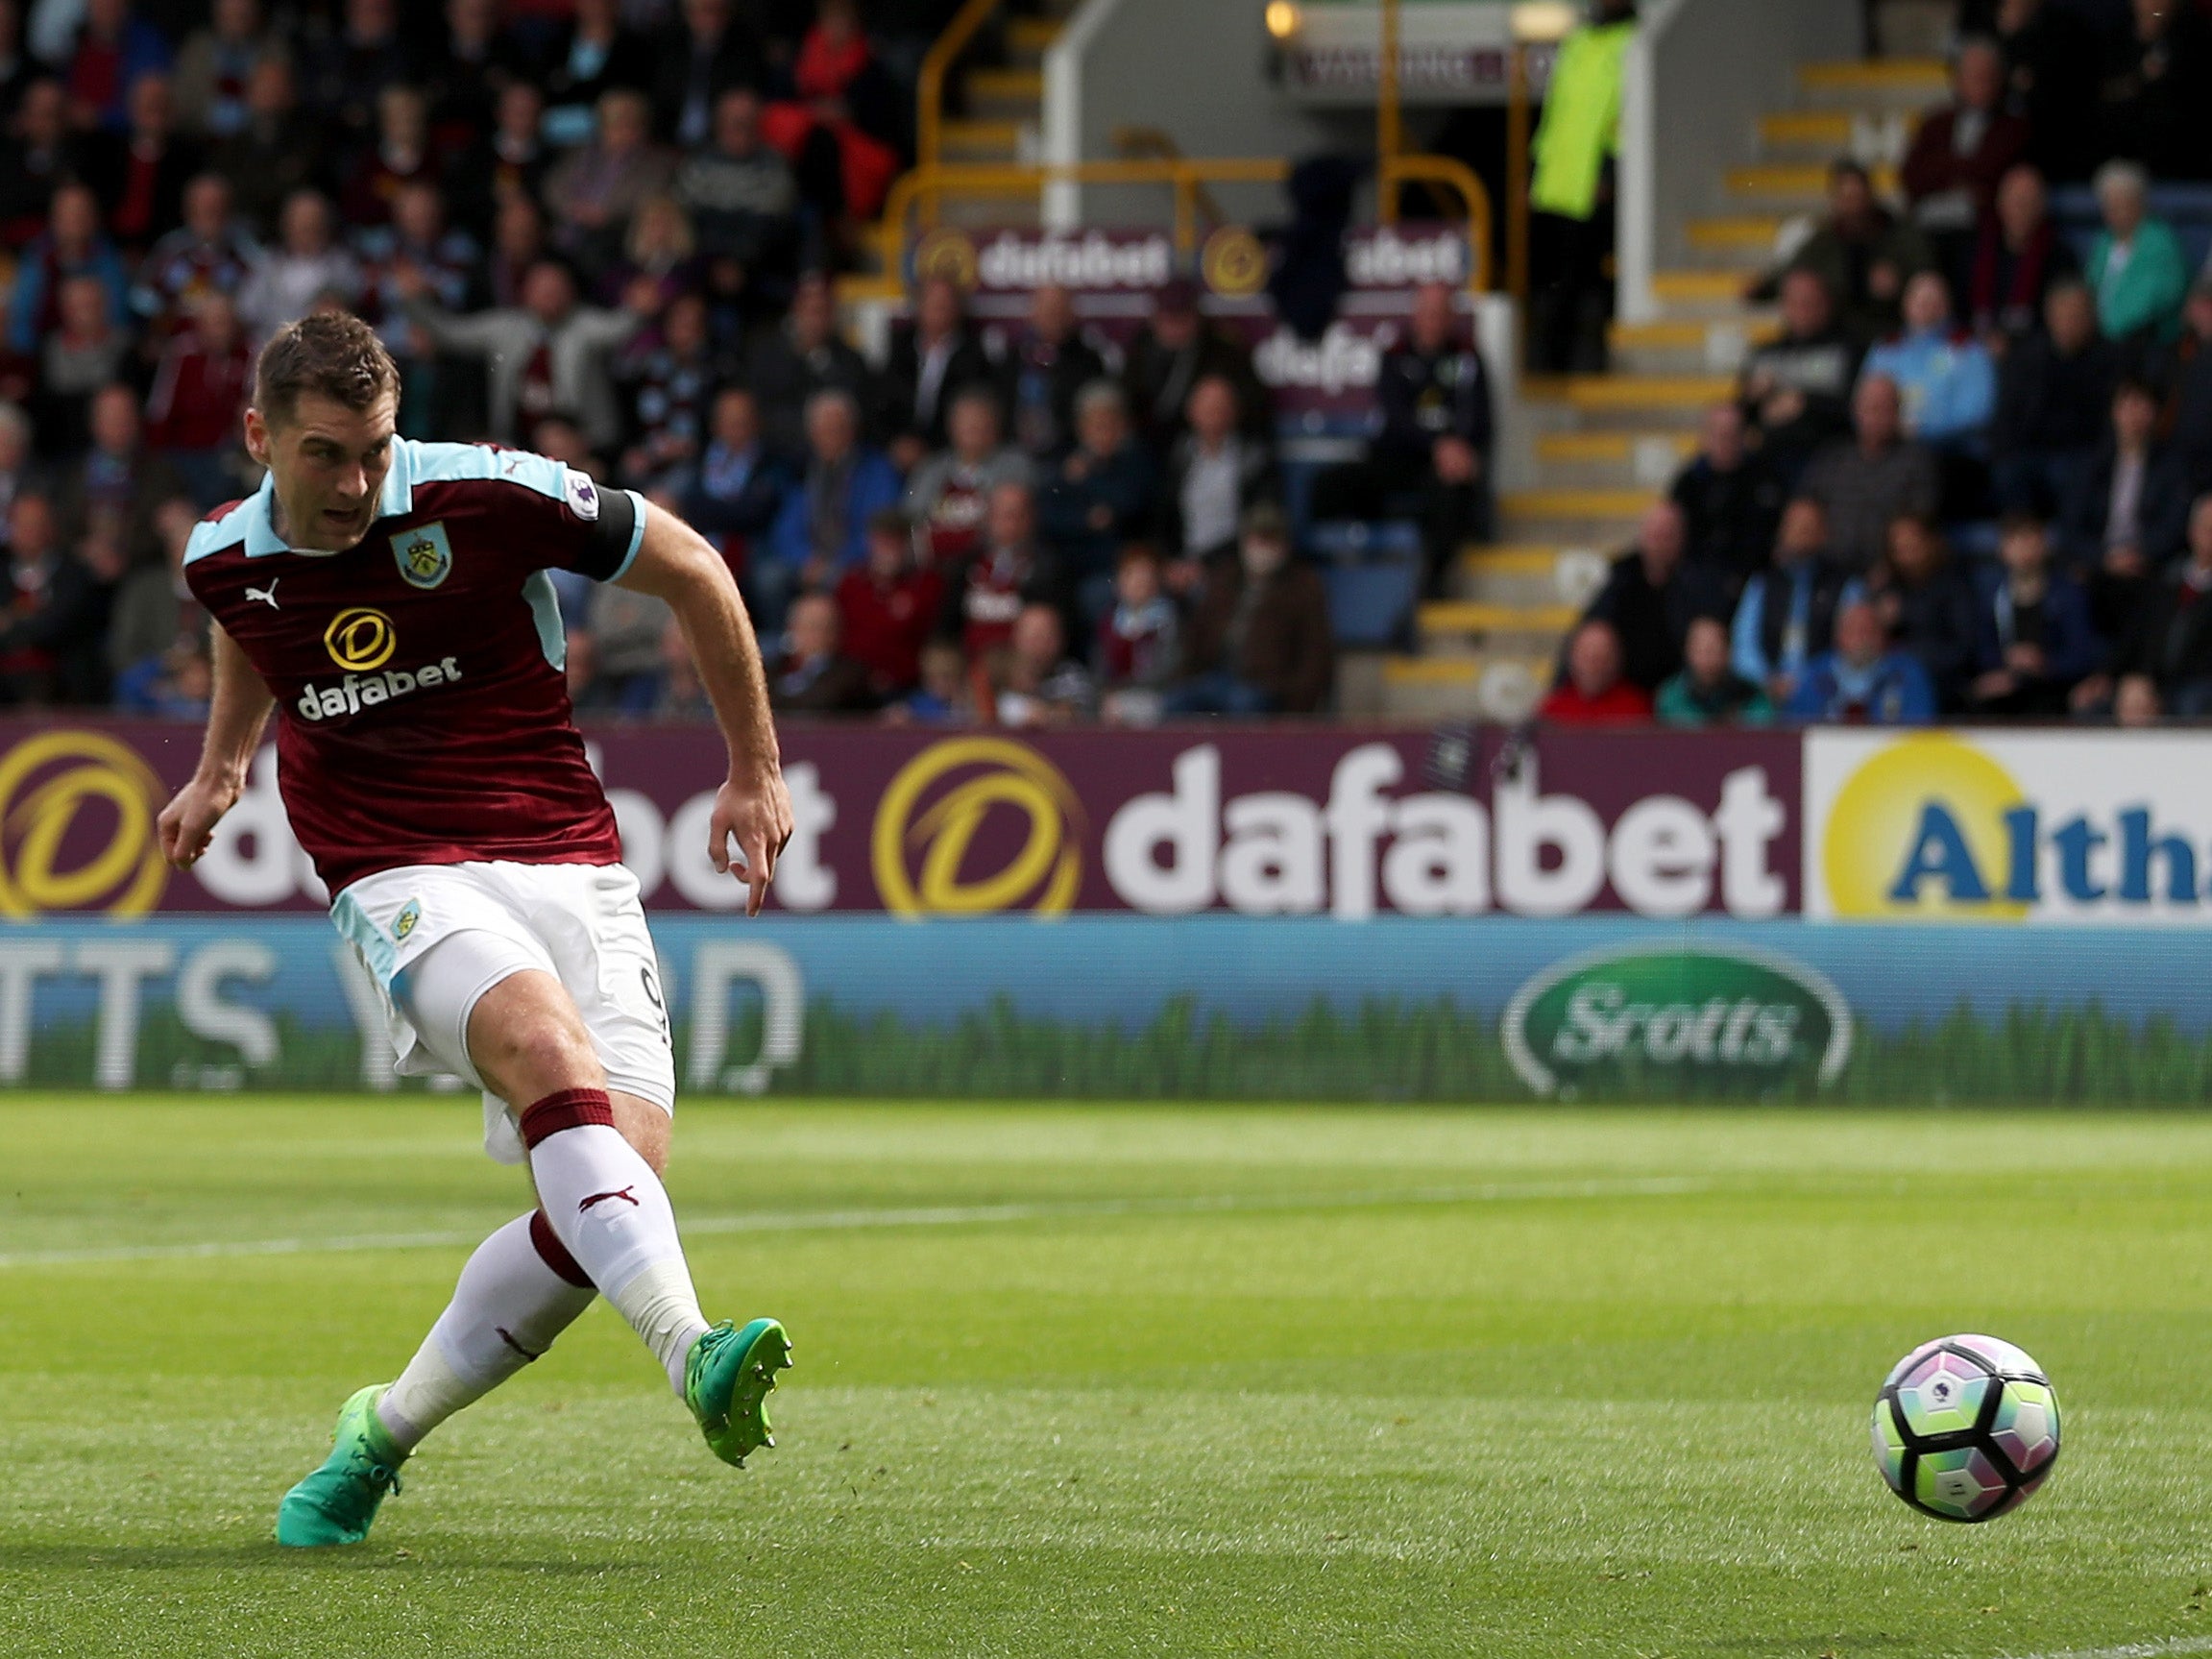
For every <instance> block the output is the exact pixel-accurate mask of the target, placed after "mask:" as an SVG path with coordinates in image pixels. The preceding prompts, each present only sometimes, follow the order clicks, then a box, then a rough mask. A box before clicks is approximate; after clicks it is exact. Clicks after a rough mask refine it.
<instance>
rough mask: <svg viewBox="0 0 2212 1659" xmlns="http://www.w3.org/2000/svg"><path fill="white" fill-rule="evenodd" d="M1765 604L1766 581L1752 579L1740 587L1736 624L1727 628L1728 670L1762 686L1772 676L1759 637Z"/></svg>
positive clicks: (1758, 578) (1756, 577)
mask: <svg viewBox="0 0 2212 1659" xmlns="http://www.w3.org/2000/svg"><path fill="white" fill-rule="evenodd" d="M1765 603H1766V578H1765V577H1764V576H1763V575H1758V576H1753V577H1752V578H1751V580H1750V581H1748V582H1746V583H1744V584H1743V598H1740V599H1738V601H1737V603H1736V621H1735V622H1734V623H1733V624H1732V625H1731V626H1730V628H1729V651H1728V666H1729V667H1730V668H1732V669H1734V670H1735V671H1737V672H1738V673H1739V674H1741V675H1742V676H1743V677H1744V678H1745V679H1747V680H1751V681H1753V682H1754V683H1756V684H1758V685H1762V686H1763V685H1764V684H1766V682H1767V679H1768V678H1769V677H1770V676H1771V675H1772V673H1773V672H1774V670H1773V666H1772V665H1771V664H1769V663H1768V662H1767V660H1766V647H1765V645H1764V644H1763V643H1762V641H1761V639H1760V637H1759V625H1760V622H1761V621H1762V617H1763V614H1764V611H1765Z"/></svg>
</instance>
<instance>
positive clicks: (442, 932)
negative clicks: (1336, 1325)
mask: <svg viewBox="0 0 2212 1659" xmlns="http://www.w3.org/2000/svg"><path fill="white" fill-rule="evenodd" d="M399 391H400V379H399V372H398V370H397V369H396V368H395V367H394V366H393V363H392V359H391V357H390V356H389V355H388V354H386V353H385V351H384V348H383V347H382V345H381V344H379V343H378V341H377V336H376V334H375V333H374V332H373V331H372V330H371V329H369V328H368V326H367V325H366V324H364V323H361V322H359V321H358V320H356V319H354V318H352V317H309V318H307V319H306V320H305V321H304V322H300V323H296V324H294V325H292V326H291V327H290V328H287V329H283V330H281V331H280V332H279V333H278V334H277V335H276V336H275V337H274V338H273V339H272V340H270V342H269V344H268V346H267V347H266V348H265V349H264V350H263V351H262V353H261V356H260V360H259V363H258V364H257V366H256V369H255V388H254V403H253V407H252V408H250V409H249V410H248V411H247V413H246V417H245V428H246V447H247V449H248V450H249V451H252V453H253V456H254V458H255V460H256V461H259V462H260V463H261V464H262V465H263V466H265V467H266V468H267V469H268V476H267V477H266V478H264V479H263V481H262V484H261V489H260V493H259V494H258V495H255V496H253V497H251V498H249V499H248V500H243V501H239V502H236V503H234V504H232V505H231V506H227V507H224V508H221V509H219V510H218V511H216V512H215V513H213V514H211V515H210V516H209V517H208V518H207V521H206V522H204V523H203V524H202V525H200V526H199V528H198V529H196V530H195V531H194V532H193V535H192V540H191V544H190V546H189V548H188V549H186V553H185V564H184V577H185V581H186V583H187V584H188V585H189V586H190V588H191V590H192V593H193V596H194V597H195V598H198V599H199V600H200V602H201V603H202V604H203V605H204V606H206V607H207V612H208V614H209V616H210V617H212V618H213V619H214V622H215V624H216V625H215V628H214V659H215V687H214V695H213V697H212V700H211V702H210V705H209V708H208V712H207V737H206V741H205V745H204V747H203V750H202V753H201V757H200V764H199V767H198V769H197V770H196V771H195V772H194V774H193V776H192V780H191V782H189V783H188V784H186V785H185V786H184V788H183V789H182V791H180V792H179V793H178V795H177V797H176V799H175V800H173V801H171V802H170V803H169V806H168V808H167V809H166V810H165V811H164V812H163V813H162V815H161V823H160V829H161V845H162V850H163V851H164V852H165V853H166V854H167V855H168V857H169V859H170V861H171V862H172V863H174V864H176V865H178V866H188V865H190V864H191V863H192V862H193V861H194V860H195V859H197V858H198V857H199V856H200V855H201V853H202V852H204V851H205V850H206V848H207V842H208V837H209V835H210V833H211V832H212V831H213V829H214V827H215V824H216V821H217V820H218V819H219V818H221V817H222V816H223V815H224V813H225V812H227V811H228V810H229V809H230V808H231V804H232V803H233V802H235V801H236V800H237V798H238V794H239V792H240V789H241V788H242V786H243V784H244V781H245V778H246V772H247V768H248V765H249V764H250V763H251V762H252V760H253V758H254V754H255V750H256V748H257V747H258V745H259V744H260V739H261V729H262V726H263V724H264V722H265V721H266V720H267V719H268V715H269V711H270V709H271V708H272V707H274V708H275V709H276V710H277V711H278V738H277V749H278V757H279V762H280V769H279V778H280V787H281V791H282V794H283V799H284V806H285V810H286V812H287V813H288V814H289V815H290V817H291V822H292V829H293V832H294V833H295V834H296V835H297V836H298V837H299V840H300V842H301V844H302V845H303V846H304V847H305V848H306V850H307V852H308V853H309V855H311V856H312V858H313V859H314V862H315V868H316V870H317V871H318V873H319V874H320V875H321V876H322V878H323V881H324V882H325V884H326V885H327V886H328V888H329V890H330V891H331V892H332V894H334V895H335V902H334V903H333V904H332V906H331V912H330V915H331V919H332V921H333V922H334V923H335V924H336V926H337V928H338V931H339V932H340V933H341V934H342V935H344V937H345V938H346V939H348V940H349V941H351V943H352V946H353V948H354V949H355V951H356V952H357V953H358V954H359V956H360V960H361V963H362V964H363V966H364V967H365V968H366V969H367V971H368V972H369V974H370V975H371V977H372V978H373V979H374V980H375V981H376V983H377V986H378V987H379V988H381V990H382V992H383V996H384V1000H385V1005H386V1009H387V1012H388V1014H389V1018H390V1022H391V1030H392V1037H393V1043H394V1048H395V1050H396V1052H397V1054H398V1055H399V1063H400V1069H401V1071H404V1072H413V1073H421V1072H450V1073H454V1074H457V1075H459V1076H461V1077H463V1078H466V1079H468V1080H469V1081H470V1082H471V1083H473V1084H475V1085H477V1086H480V1087H481V1088H482V1089H483V1091H484V1118H485V1141H486V1146H487V1148H488V1150H490V1151H491V1153H492V1155H493V1156H494V1157H495V1158H499V1159H502V1160H503V1161H507V1162H522V1161H525V1160H526V1161H527V1162H528V1164H529V1171H530V1179H531V1181H532V1183H534V1184H535V1186H536V1188H537V1197H538V1208H535V1209H534V1210H532V1211H531V1212H530V1213H529V1214H527V1215H523V1216H519V1217H517V1218H516V1219H515V1220H514V1221H511V1222H509V1223H508V1224H507V1225H506V1226H505V1227H502V1228H500V1229H499V1230H498V1232H495V1233H493V1234H492V1236H491V1237H490V1238H487V1239H486V1240H485V1241H484V1242H483V1244H481V1245H480V1246H478V1248H477V1250H476V1253H475V1255H474V1256H471V1257H470V1258H469V1262H468V1265H467V1266H466V1267H464V1268H462V1270H461V1278H460V1282H459V1284H458V1285H457V1286H456V1287H455V1288H454V1291H453V1300H452V1303H451V1305H449V1306H448V1307H447V1309H446V1311H445V1312H444V1313H443V1314H441V1315H440V1316H439V1318H438V1322H437V1324H436V1325H434V1326H433V1327H432V1328H431V1330H430V1333H429V1335H428V1337H427V1338H425V1341H424V1343H423V1346H422V1349H421V1351H420V1352H418V1353H417V1354H416V1355H415V1357H414V1358H413V1359H411V1360H409V1361H408V1362H407V1368H406V1369H405V1370H404V1371H402V1372H401V1374H400V1378H399V1380H398V1381H396V1382H393V1383H391V1384H390V1385H388V1386H384V1387H370V1388H364V1389H362V1390H361V1391H360V1392H359V1393H358V1394H355V1395H354V1396H353V1397H352V1399H351V1400H349V1401H347V1402H346V1404H345V1408H344V1409H343V1410H342V1411H340V1413H339V1414H338V1427H337V1434H336V1439H335V1449H334V1450H333V1451H332V1452H331V1453H330V1457H329V1460H328V1462H326V1463H325V1464H324V1465H323V1466H322V1467H321V1468H320V1469H318V1470H316V1471H315V1472H314V1473H313V1474H311V1475H309V1476H307V1477H306V1478H305V1479H304V1480H303V1481H301V1482H300V1484H299V1485H297V1486H295V1487H293V1488H292V1490H291V1491H290V1492H289V1493H287V1494H286V1495H285V1497H284V1500H283V1502H282V1504H281V1505H280V1508H279V1509H278V1512H277V1541H278V1542H279V1543H280V1544H287V1545H296V1546H315V1545H329V1544H357V1543H359V1542H360V1541H361V1540H362V1539H363V1538H365V1537H367V1536H368V1532H369V1526H370V1524H371V1523H372V1522H373V1521H375V1519H376V1516H377V1505H378V1504H379V1503H380V1502H382V1501H383V1498H384V1494H385V1493H386V1492H387V1491H397V1490H398V1489H399V1484H400V1482H399V1475H400V1468H401V1465H402V1464H403V1463H405V1462H406V1460H407V1456H408V1454H409V1453H410V1452H413V1451H414V1449H415V1448H416V1446H418V1445H419V1444H420V1443H421V1442H422V1440H423V1437H424V1436H425V1435H426V1434H428V1433H429V1432H430V1431H431V1430H432V1429H433V1428H435V1427H438V1425H439V1424H441V1423H443V1422H444V1421H445V1420H446V1419H447V1418H449V1417H450V1416H451V1415H452V1414H453V1413H454V1412H456V1411H458V1410H460V1409H461V1408H462V1407H463V1406H465V1405H467V1404H469V1403H471V1402H472V1401H475V1400H479V1399H481V1398H482V1397H483V1396H484V1395H485V1394H487V1393H489V1392H490V1391H491V1390H492V1389H494V1388H497V1387H498V1385H499V1384H500V1383H501V1382H504V1381H505V1380H506V1379H507V1378H510V1377H512V1376H514V1375H515V1373H517V1372H518V1371H520V1370H522V1368H523V1366H525V1365H527V1364H528V1363H529V1362H530V1361H531V1360H533V1359H535V1358H537V1357H538V1356H539V1355H541V1354H544V1353H545V1352H546V1350H547V1348H549V1347H550V1346H551V1345H552V1343H553V1339H554V1338H555V1337H557V1336H559V1335H560V1333H561V1332H562V1331H563V1330H566V1329H567V1328H568V1327H569V1326H570V1325H571V1323H573V1321H574V1320H575V1318H576V1316H577V1315H578V1314H580V1313H582V1312H583V1311H584V1309H585V1307H586V1306H588V1305H590V1303H591V1301H592V1298H593V1296H594V1295H595V1294H596V1295H600V1296H604V1297H605V1298H606V1299H607V1300H608V1301H609V1302H611V1303H613V1304H614V1305H615V1306H616V1307H617V1308H619V1309H620V1311H621V1314H622V1317H623V1318H625V1319H627V1320H628V1321H629V1322H630V1325H631V1327H632V1328H633V1329H635V1330H636V1331H637V1333H638V1334H639V1336H641V1337H643V1338H644V1342H645V1346H646V1347H648V1348H650V1349H651V1350H652V1352H653V1356H654V1357H655V1358H656V1359H658V1360H659V1361H660V1362H661V1364H662V1365H663V1366H664V1367H665V1368H666V1369H667V1371H668V1382H669V1385H670V1386H671V1387H672V1388H673V1389H674V1390H675V1391H676V1393H677V1395H678V1396H679V1397H680V1398H681V1399H682V1400H683V1402H684V1403H685V1404H686V1405H688V1406H689V1407H690V1408H691V1411H692V1415H693V1417H695V1418H696V1419H697V1420H698V1425H699V1427H700V1429H701V1430H702V1431H703V1432H704V1433H705V1435H706V1439H707V1444H708V1445H709V1446H710V1447H712V1448H713V1449H714V1452H715V1454H716V1455H717V1456H718V1457H720V1458H721V1459H722V1460H723V1461H724V1462H727V1463H737V1464H741V1463H742V1461H743V1459H744V1457H745V1455H746V1453H748V1452H753V1451H755V1450H756V1449H758V1448H760V1447H763V1446H766V1445H769V1444H771V1442H770V1441H769V1438H768V1421H767V1414H766V1408H765V1402H766V1396H767V1393H768V1390H769V1389H770V1388H772V1387H773V1386H774V1385H775V1374H776V1372H777V1371H779V1370H781V1369H782V1368H784V1367H785V1366H787V1365H789V1364H790V1360H789V1358H788V1354H789V1353H790V1343H789V1342H788V1341H786V1339H785V1336H784V1331H783V1328H782V1327H781V1326H779V1325H778V1324H777V1323H776V1322H775V1321H774V1320H772V1319H756V1320H754V1321H753V1322H752V1323H751V1324H749V1325H747V1326H745V1327H743V1328H742V1329H738V1328H736V1327H734V1326H732V1325H730V1324H728V1323H724V1324H721V1325H716V1326H712V1327H710V1326H709V1324H708V1323H707V1320H706V1318H705V1317H704V1316H703V1315H702V1314H701V1313H700V1311H699V1304H698V1299H697V1297H696V1295H695V1294H694V1292H693V1288H692V1276H691V1270H690V1268H689V1267H688V1266H687V1265H686V1263H685V1260H684V1251H683V1246H682V1244H681V1243H680V1242H679V1241H678V1239H677V1237H676V1219H675V1214H674V1211H673V1210H672V1209H671V1208H669V1204H668V1193H667V1192H666V1190H665V1189H664V1188H663V1187H662V1185H661V1171H662V1169H663V1167H664V1166H665V1165H666V1163H667V1161H668V1121H669V1114H670V1112H671V1111H672V1110H673V1108H674V1104H675V1066H674V1061H673V1059H672V1057H671V1055H670V1052H669V1041H668V1018H667V1013H666V1010H665V1008H664V1007H663V1000H662V994H661V988H660V985H659V981H658V977H657V974H656V971H655V965H654V955H653V941H652V939H651V937H650V936H649V935H648V934H647V932H646V931H645V917H644V910H643V908H642V907H641V906H640V904H639V902H638V884H637V882H636V881H635V880H634V879H633V878H632V877H631V875H630V873H629V872H628V871H627V870H626V869H624V868H623V867H622V866H621V863H620V857H621V846H620V841H619V839H618V837H617V835H616V832H615V817H614V813H613V812H612V811H611V810H610V809H609V807H608V805H607V798H606V795H605V794H604V793H602V792H601V790H600V788H599V784H598V780H597V779H596V777H595V776H594V775H593V773H592V769H591V766H590V764H589V763H588V761H587V759H586V756H585V752H584V742H583V739H582V738H581V737H580V736H578V735H577V732H576V729H575V727H574V725H573V724H572V723H571V720H570V708H569V697H568V692H567V688H566V683H565V681H564V678H563V674H562V657H563V635H562V629H561V621H560V613H559V610H558V608H557V606H556V604H555V601H554V593H553V587H552V583H551V580H550V579H549V578H548V577H547V574H546V572H547V569H548V568H552V569H559V570H565V571H572V572H577V573H582V574H584V575H586V576H590V577H593V578H596V580H599V581H602V582H620V583H621V584H622V585H624V586H625V587H630V588H636V589H639V590H641V591H643V592H644V593H648V594H653V595H656V596H658V597H659V598H663V599H665V600H667V601H668V604H669V606H670V607H672V608H673V610H674V611H675V614H676V616H677V618H678V619H679V621H680V622H682V625H683V628H684V631H685V633H686V635H687V636H688V637H689V639H690V641H691V644H692V648H693V653H694V654H695V656H696V657H697V660H698V665H699V673H700V676H701V678H702V679H703V680H704V681H705V683H706V687H707V691H708V694H709V695H710V696H711V697H712V699H713V701H714V706H715V714H716V718H717V721H718V722H719V724H720V726H721V729H722V732H723V735H724V737H725V738H726V739H727V741H728V744H729V750H730V775H729V779H728V781H727V782H726V783H724V784H723V785H722V786H721V789H720V791H719V793H717V796H716V798H715V807H714V816H713V818H712V820H711V823H710V831H709V833H710V837H711V855H710V856H711V857H712V858H713V860H714V862H715V866H716V868H717V869H724V870H730V871H731V872H732V873H733V874H734V875H736V876H738V878H739V879H741V880H742V881H744V882H745V883H747V884H748V885H749V887H750V889H751V891H750V894H749V905H748V910H749V912H750V914H754V915H758V914H759V911H760V908H761V903H762V901H763V899H764V898H765V897H766V892H767V887H768V881H769V878H770V877H771V876H772V875H773V874H774V871H775V862H776V855H777V854H778V853H779V852H781V851H782V850H783V847H784V844H785V842H787V841H788V840H789V839H790V833H791V805H790V794H789V793H788V792H787V791H786V789H785V787H784V781H783V772H782V769H781V765H780V763H779V760H778V756H777V750H776V736H775V730H774V726H773V724H772V723H771V721H770V720H769V716H768V699H767V690H766V683H765V681H764V678H763V675H762V671H761V656H760V648H759V646H758V644H757V642H756V641H755V640H754V638H753V633H752V628H751V625H750V623H749V622H747V621H746V618H745V611H744V606H743V603H742V601H741V600H740V598H738V590H737V586H736V584H735V583H734V582H732V580H731V579H730V574H729V572H728V571H727V569H726V568H725V567H724V566H723V564H722V561H721V559H720V557H719V555H717V553H716V552H715V550H714V549H712V548H710V547H709V546H708V545H707V544H706V543H705V542H704V541H702V540H701V539H700V538H699V537H698V536H697V535H696V534H694V533H693V531H692V530H691V529H690V528H689V527H688V526H686V525H683V524H681V523H679V522H678V521H677V520H675V519H673V518H671V517H669V516H668V515H667V514H665V513H663V512H661V511H659V510H658V509H656V508H651V507H648V506H647V505H646V504H645V503H644V501H643V500H640V499H639V498H638V497H637V496H635V495H632V494H629V493H628V492H625V491H601V490H599V489H598V488H597V487H596V486H595V485H594V484H593V482H592V480H591V479H590V478H588V477H586V476H584V475H583V474H581V473H576V472H571V471H570V470H569V469H567V468H565V467H563V466H561V465H559V464H558V463H556V462H553V461H550V460H547V459H546V458H545V457H543V456H540V455H533V454H526V453H523V452H521V451H511V450H496V449H489V448H485V447H481V446H477V445H472V444H418V443H411V442H409V441H408V440H407V439H404V438H401V437H398V436H396V435H395V433H394V431H393V426H394V422H395V420H396V417H397V414H398V407H399ZM733 840H735V842H736V843H737V849H738V850H737V858H736V862H735V863H733V860H732V855H731V852H730V842H732V841H733Z"/></svg>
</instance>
